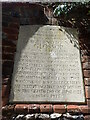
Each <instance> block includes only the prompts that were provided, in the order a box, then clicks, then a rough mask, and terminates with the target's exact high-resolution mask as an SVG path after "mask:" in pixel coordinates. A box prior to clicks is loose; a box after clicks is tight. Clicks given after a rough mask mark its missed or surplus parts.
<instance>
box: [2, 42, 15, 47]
mask: <svg viewBox="0 0 90 120" xmlns="http://www.w3.org/2000/svg"><path fill="white" fill-rule="evenodd" d="M2 45H3V46H11V47H16V44H15V43H14V42H13V41H10V40H3V41H2Z"/></svg>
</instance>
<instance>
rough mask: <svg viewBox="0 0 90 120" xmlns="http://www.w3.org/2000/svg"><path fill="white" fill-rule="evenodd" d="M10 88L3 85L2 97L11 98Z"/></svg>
mask: <svg viewBox="0 0 90 120" xmlns="http://www.w3.org/2000/svg"><path fill="white" fill-rule="evenodd" d="M8 87H9V86H8V85H2V97H9V88H8Z"/></svg>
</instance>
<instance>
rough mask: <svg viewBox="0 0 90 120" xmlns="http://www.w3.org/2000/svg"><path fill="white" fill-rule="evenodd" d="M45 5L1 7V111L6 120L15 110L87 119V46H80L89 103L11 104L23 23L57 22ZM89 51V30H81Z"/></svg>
mask: <svg viewBox="0 0 90 120" xmlns="http://www.w3.org/2000/svg"><path fill="white" fill-rule="evenodd" d="M44 6H45V5H42V6H41V5H37V4H28V3H14V4H13V3H7V4H6V3H3V9H2V14H3V15H2V33H3V34H2V36H3V37H2V64H3V69H2V106H3V107H2V113H3V120H4V119H7V120H8V116H11V115H12V114H15V113H17V114H20V113H49V114H50V113H53V112H57V113H66V112H74V113H83V115H84V116H85V120H90V54H89V53H87V50H86V48H83V49H82V47H81V54H82V66H83V75H84V82H85V94H86V103H85V104H83V105H79V104H10V103H9V93H10V86H11V84H10V83H11V76H12V72H13V65H14V56H15V52H16V45H17V40H18V34H19V27H20V25H26V24H29V25H30V24H31V25H32V24H51V25H52V24H55V25H57V24H58V22H57V19H56V18H54V17H53V14H52V8H51V7H45V8H44ZM79 39H80V40H81V39H83V41H86V42H84V44H85V45H87V49H88V51H90V41H89V38H88V34H87V33H85V35H84V36H83V35H82V34H80V37H79Z"/></svg>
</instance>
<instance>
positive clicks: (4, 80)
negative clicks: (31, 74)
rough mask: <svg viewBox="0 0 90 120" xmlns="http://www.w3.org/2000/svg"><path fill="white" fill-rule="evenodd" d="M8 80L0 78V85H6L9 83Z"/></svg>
mask: <svg viewBox="0 0 90 120" xmlns="http://www.w3.org/2000/svg"><path fill="white" fill-rule="evenodd" d="M9 80H10V79H9V78H8V77H6V78H2V84H3V85H7V84H8V83H9Z"/></svg>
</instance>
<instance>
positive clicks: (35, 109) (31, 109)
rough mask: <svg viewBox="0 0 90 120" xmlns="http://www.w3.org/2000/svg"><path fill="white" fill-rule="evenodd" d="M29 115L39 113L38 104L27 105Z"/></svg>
mask: <svg viewBox="0 0 90 120" xmlns="http://www.w3.org/2000/svg"><path fill="white" fill-rule="evenodd" d="M28 111H29V113H39V112H40V105H39V104H29V109H28Z"/></svg>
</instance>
